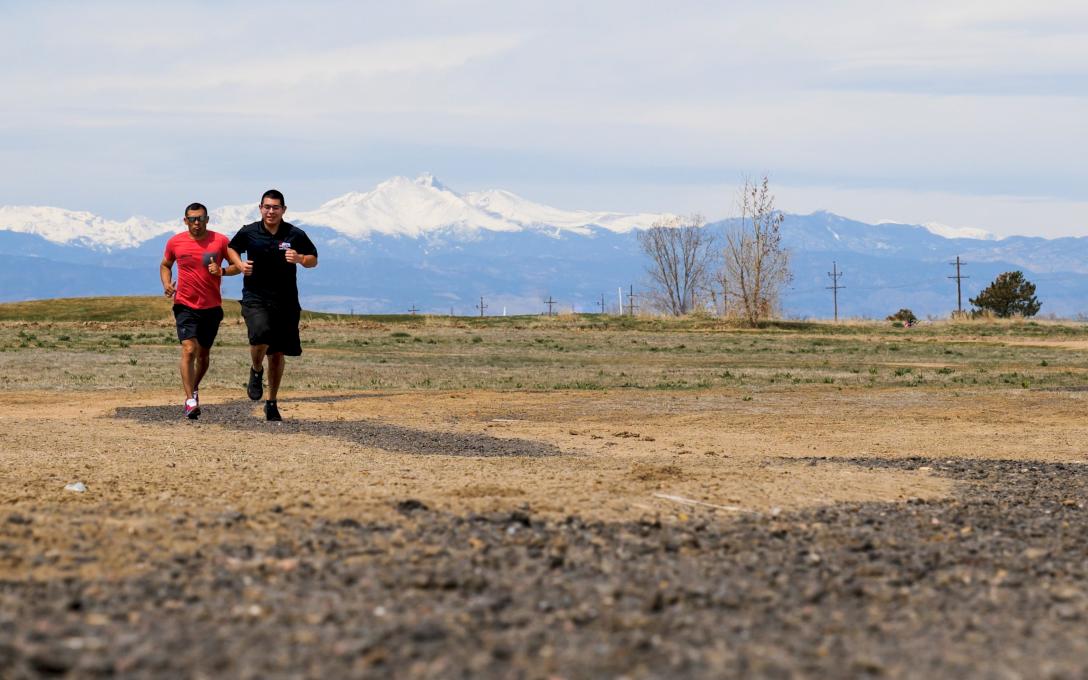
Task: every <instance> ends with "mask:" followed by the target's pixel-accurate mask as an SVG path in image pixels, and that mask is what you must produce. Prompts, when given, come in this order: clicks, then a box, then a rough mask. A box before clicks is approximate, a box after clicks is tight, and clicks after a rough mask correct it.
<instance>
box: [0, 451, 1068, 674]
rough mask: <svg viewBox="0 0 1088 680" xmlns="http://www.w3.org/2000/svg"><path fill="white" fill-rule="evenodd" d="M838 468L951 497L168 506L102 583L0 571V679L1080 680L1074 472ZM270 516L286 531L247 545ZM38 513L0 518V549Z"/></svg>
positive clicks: (1001, 465) (973, 465)
mask: <svg viewBox="0 0 1088 680" xmlns="http://www.w3.org/2000/svg"><path fill="white" fill-rule="evenodd" d="M477 455H478V454H477ZM837 460H839V461H841V460H842V459H837ZM823 462H824V461H823V460H821V459H812V460H810V461H809V463H810V464H811V465H812V466H819V465H821V464H823ZM854 462H855V463H856V464H857V465H859V466H864V467H870V468H882V467H889V468H890V467H898V468H912V469H913V468H918V467H928V468H931V469H932V471H933V474H938V475H945V476H949V477H951V478H953V479H955V480H956V481H957V486H956V492H955V494H954V495H953V497H951V498H949V499H946V500H941V501H912V502H909V503H901V504H877V503H869V504H852V505H836V506H832V507H825V508H821V509H816V510H811V511H804V512H798V513H779V514H777V515H775V514H761V515H756V514H753V515H744V516H731V517H723V516H721V515H717V516H716V515H714V514H713V513H710V512H708V514H693V516H691V517H689V518H688V519H687V521H683V522H680V523H679V524H660V523H657V522H652V523H650V522H643V523H586V522H584V521H582V520H581V519H579V518H578V517H569V518H567V519H566V520H563V521H545V520H543V519H541V518H538V517H535V516H534V515H533V513H532V511H531V509H529V508H525V509H523V510H520V511H515V512H510V513H503V514H496V515H469V516H453V515H448V514H444V513H439V512H435V511H433V510H431V509H429V508H428V507H427V506H426V505H425V504H423V503H421V502H419V501H414V500H412V499H403V500H402V501H401V502H400V503H399V504H398V506H397V509H398V510H399V511H400V515H399V516H398V517H399V519H398V520H396V521H391V522H388V523H381V524H378V523H373V522H361V521H358V520H356V519H355V518H352V517H314V516H307V515H304V514H296V513H294V512H293V511H291V512H289V511H284V510H283V509H282V508H278V507H273V508H271V509H270V510H269V511H268V515H269V516H268V517H262V518H255V517H247V516H245V515H243V514H241V513H226V514H220V515H217V516H208V517H198V516H193V515H188V514H187V515H179V516H177V517H174V518H173V521H174V524H175V526H177V527H179V528H186V529H189V530H199V529H200V528H201V527H202V526H207V525H210V524H214V525H215V526H216V528H217V529H218V531H216V532H215V534H214V535H215V536H216V537H217V538H216V540H215V541H210V542H206V543H205V544H203V545H201V546H200V547H199V548H198V549H193V550H190V551H184V550H181V551H178V552H174V553H172V554H164V555H162V556H161V558H159V559H157V560H155V568H154V569H152V570H151V571H149V572H147V573H144V574H143V575H140V576H135V577H130V578H122V579H119V580H116V581H110V582H106V581H102V582H87V581H80V580H76V579H66V580H56V581H50V582H44V583H35V582H24V581H15V582H11V581H9V582H3V583H0V677H4V678H24V677H45V676H56V675H64V674H69V675H71V676H80V677H94V676H111V675H120V676H125V677H164V678H176V677H194V676H197V677H200V676H213V677H241V678H257V677H260V678H268V677H272V678H275V677H322V678H330V677H346V676H362V675H370V676H386V675H389V676H396V677H441V678H451V677H503V678H508V677H514V678H518V677H525V678H538V677H539V678H549V677H560V678H597V677H609V676H620V675H622V676H628V677H666V676H673V677H706V678H721V677H752V676H759V677H802V676H809V677H859V676H862V677H864V676H884V677H919V678H922V677H925V678H931V677H949V676H966V677H1032V678H1038V677H1069V678H1074V677H1085V676H1086V674H1088V580H1086V575H1088V523H1086V522H1085V519H1084V513H1085V510H1084V503H1085V499H1086V498H1088V493H1086V492H1088V466H1086V465H1077V464H1074V465H1066V464H1043V463H1026V462H1022V461H1015V462H1004V461H997V462H994V461H966V460H940V461H933V460H924V459H909V460H902V459H900V460H856V461H854ZM257 520H260V521H257ZM268 521H275V522H276V523H277V525H278V526H279V527H280V528H281V529H282V530H283V531H281V532H279V534H278V535H281V536H288V537H291V538H290V539H281V540H280V541H279V542H277V543H275V544H274V545H264V547H259V546H262V541H261V535H260V531H259V529H258V528H257V526H256V525H258V524H264V523H267V522H268ZM33 523H34V519H33V518H32V517H27V516H24V515H19V514H14V513H13V514H8V515H7V516H6V517H0V527H2V528H0V551H2V550H3V549H4V542H3V538H4V536H5V535H11V534H13V533H16V532H24V531H30V530H32V528H33Z"/></svg>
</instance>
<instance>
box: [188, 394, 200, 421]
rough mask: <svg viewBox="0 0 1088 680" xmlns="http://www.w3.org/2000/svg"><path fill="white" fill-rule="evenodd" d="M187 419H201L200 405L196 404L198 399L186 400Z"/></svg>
mask: <svg viewBox="0 0 1088 680" xmlns="http://www.w3.org/2000/svg"><path fill="white" fill-rule="evenodd" d="M185 417H186V418H188V419H189V420H196V419H197V418H199V417H200V405H199V404H197V403H196V399H186V400H185Z"/></svg>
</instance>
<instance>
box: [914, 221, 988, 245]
mask: <svg viewBox="0 0 1088 680" xmlns="http://www.w3.org/2000/svg"><path fill="white" fill-rule="evenodd" d="M922 226H923V227H925V228H926V229H927V230H928V231H929V232H930V233H931V234H936V235H937V236H943V237H945V238H974V239H980V240H983V241H994V240H997V237H996V236H995V235H993V234H991V233H990V232H988V231H986V230H985V229H976V228H974V227H951V226H949V225H947V224H941V223H940V222H926V223H925V224H923V225H922Z"/></svg>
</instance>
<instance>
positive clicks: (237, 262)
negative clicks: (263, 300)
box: [223, 247, 253, 276]
mask: <svg viewBox="0 0 1088 680" xmlns="http://www.w3.org/2000/svg"><path fill="white" fill-rule="evenodd" d="M227 259H228V260H230V266H228V267H227V269H226V270H225V271H224V272H223V273H224V275H226V276H234V275H235V274H238V273H242V274H245V275H246V276H249V275H250V274H252V273H253V263H252V262H250V261H248V260H246V261H244V262H243V261H242V256H241V255H239V254H238V251H237V250H235V249H234V248H230V247H228V248H227Z"/></svg>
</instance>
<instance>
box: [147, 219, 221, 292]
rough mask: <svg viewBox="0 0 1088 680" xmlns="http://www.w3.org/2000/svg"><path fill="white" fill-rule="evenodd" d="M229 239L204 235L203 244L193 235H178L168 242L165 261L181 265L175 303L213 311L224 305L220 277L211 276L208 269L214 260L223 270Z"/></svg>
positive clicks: (185, 233) (212, 234)
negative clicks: (220, 289) (212, 309)
mask: <svg viewBox="0 0 1088 680" xmlns="http://www.w3.org/2000/svg"><path fill="white" fill-rule="evenodd" d="M228 243H229V241H227V237H226V236H223V235H222V234H218V233H216V232H214V231H209V232H208V233H206V234H204V238H202V239H200V240H199V241H197V240H195V239H193V237H192V236H190V235H189V232H187V231H183V232H181V233H180V234H176V235H174V236H172V237H171V238H170V240H169V241H167V242H166V252H165V253H163V257H165V258H166V259H167V260H174V261H175V262H177V263H178V283H177V293H175V294H174V302H175V303H177V304H179V305H185V306H186V307H192V308H193V309H211V308H213V307H221V306H222V305H223V296H222V294H220V292H219V286H220V284H222V282H223V280H222V277H220V276H212V275H211V274H209V273H208V265H209V264H210V263H211V262H212V261H213V260H214V261H215V263H216V264H219V265H220V266H222V262H223V260H225V259H226V258H227V244H228Z"/></svg>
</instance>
